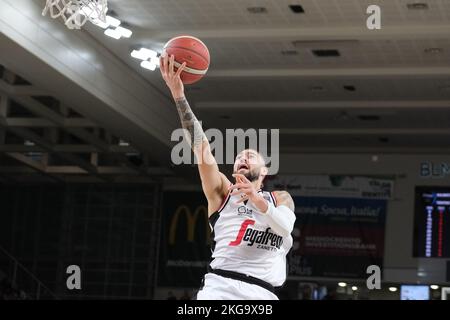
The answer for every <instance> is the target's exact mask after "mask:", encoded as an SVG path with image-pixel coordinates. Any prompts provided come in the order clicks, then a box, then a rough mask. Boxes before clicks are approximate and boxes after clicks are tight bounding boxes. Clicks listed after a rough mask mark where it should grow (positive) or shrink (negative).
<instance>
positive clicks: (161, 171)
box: [0, 159, 173, 177]
mask: <svg viewBox="0 0 450 320" xmlns="http://www.w3.org/2000/svg"><path fill="white" fill-rule="evenodd" d="M16 160H18V159H16ZM35 169H37V168H34V167H31V166H0V173H3V174H16V173H25V174H26V173H33V172H35ZM39 169H41V168H39ZM40 171H42V172H45V173H51V174H69V175H75V174H77V175H85V174H88V173H87V172H86V170H83V169H81V168H80V167H78V166H46V167H45V169H44V170H40ZM145 171H146V173H147V175H148V176H153V177H155V176H159V177H161V176H164V177H166V176H173V173H172V172H171V171H170V170H169V169H167V168H164V167H150V168H146V169H145ZM98 172H99V173H100V174H102V175H139V173H137V172H136V171H134V170H133V169H131V168H127V167H113V166H99V167H98Z"/></svg>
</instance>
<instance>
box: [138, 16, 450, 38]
mask: <svg viewBox="0 0 450 320" xmlns="http://www.w3.org/2000/svg"><path fill="white" fill-rule="evenodd" d="M361 22H362V23H361V26H358V27H351V26H349V27H346V26H343V27H338V26H333V27H304V26H295V27H289V28H264V27H260V28H255V27H239V28H238V27H236V28H204V29H188V30H183V33H184V34H191V35H193V36H196V37H199V38H201V39H203V40H206V41H207V40H232V41H244V40H245V41H263V40H264V41H265V40H267V39H276V40H296V41H298V40H305V41H308V40H314V41H317V40H330V41H331V40H361V41H370V40H379V39H388V40H394V39H396V38H400V39H403V38H407V39H411V38H414V39H421V38H422V39H429V38H430V37H433V38H440V37H441V38H447V37H448V35H449V34H450V24H431V25H430V24H423V23H417V24H414V23H411V24H408V25H397V26H392V25H391V26H388V25H383V27H382V28H381V29H380V30H369V29H367V27H366V26H365V23H364V22H365V21H364V20H362V21H361ZM179 34H180V30H179V29H176V30H175V29H174V30H164V31H155V32H151V31H149V30H147V29H141V30H139V29H138V30H136V31H135V32H134V33H133V38H137V39H149V40H150V41H161V42H165V41H167V40H169V39H170V38H172V37H174V36H177V35H179Z"/></svg>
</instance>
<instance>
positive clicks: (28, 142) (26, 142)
mask: <svg viewBox="0 0 450 320" xmlns="http://www.w3.org/2000/svg"><path fill="white" fill-rule="evenodd" d="M23 145H24V146H27V147H32V146H34V145H36V144H35V143H34V142H33V141H30V140H25V142H24V143H23Z"/></svg>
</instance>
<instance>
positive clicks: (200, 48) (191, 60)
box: [163, 36, 210, 84]
mask: <svg viewBox="0 0 450 320" xmlns="http://www.w3.org/2000/svg"><path fill="white" fill-rule="evenodd" d="M164 54H168V55H169V56H171V55H174V56H175V71H176V70H177V69H178V68H179V67H180V66H181V65H182V64H183V62H186V67H185V68H184V70H183V72H182V73H181V75H180V77H181V81H183V83H184V84H193V83H195V82H197V81H199V80H200V79H201V78H203V76H204V75H205V74H206V72H207V71H208V68H209V62H210V57H209V50H208V48H207V47H206V45H205V44H204V43H203V42H202V41H201V40H199V39H197V38H195V37H192V36H179V37H175V38H172V39H170V40H169V41H168V42H167V43H166V45H165V46H164V50H163V55H164Z"/></svg>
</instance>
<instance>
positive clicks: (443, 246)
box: [414, 187, 450, 258]
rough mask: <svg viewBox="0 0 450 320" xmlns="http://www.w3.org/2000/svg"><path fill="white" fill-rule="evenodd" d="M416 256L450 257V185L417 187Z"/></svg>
mask: <svg viewBox="0 0 450 320" xmlns="http://www.w3.org/2000/svg"><path fill="white" fill-rule="evenodd" d="M414 256H415V257H425V258H448V257H450V187H447V188H444V187H435V188H433V187H417V188H416V204H415V222H414Z"/></svg>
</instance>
